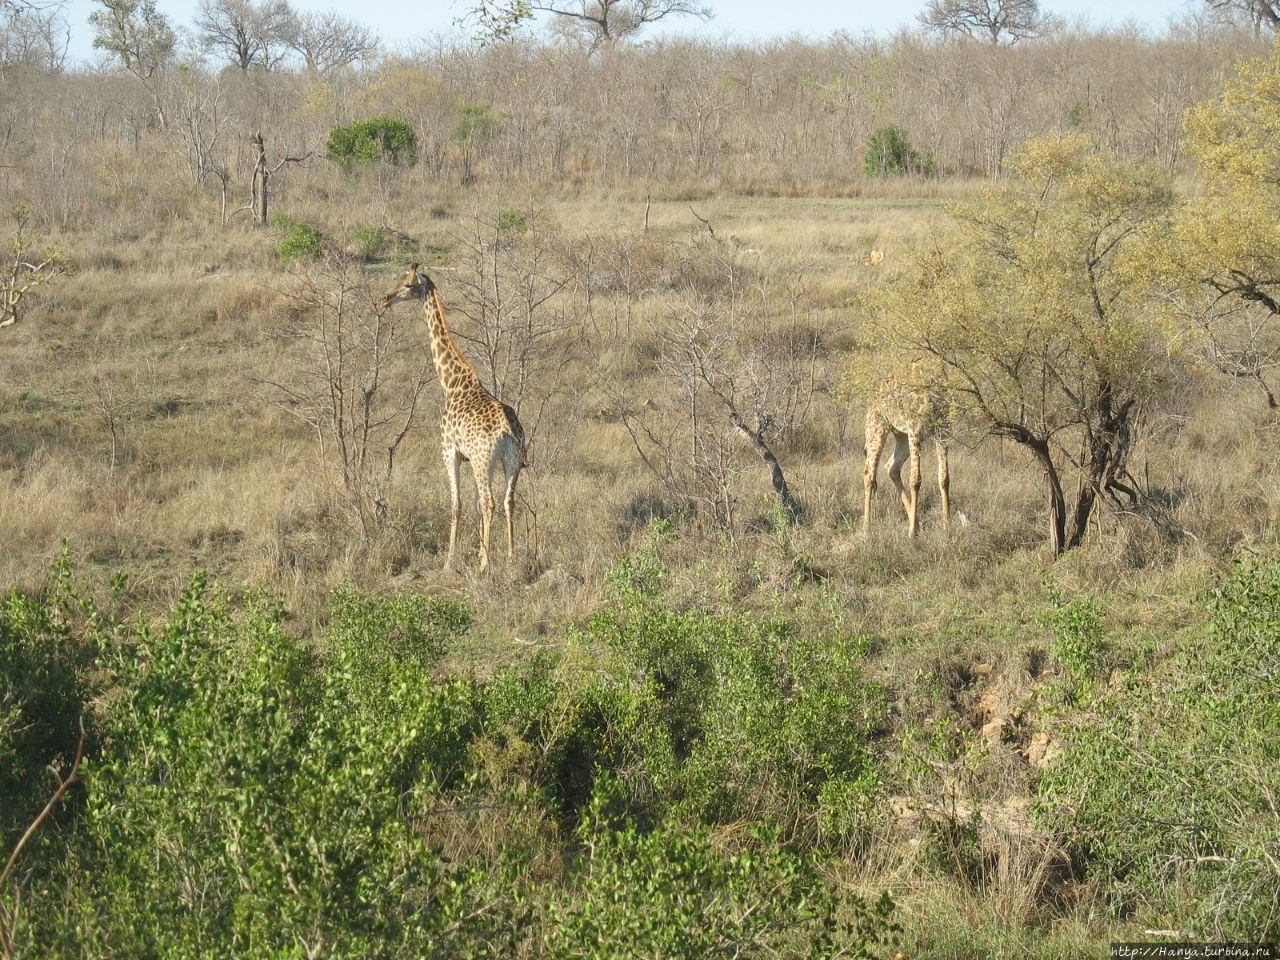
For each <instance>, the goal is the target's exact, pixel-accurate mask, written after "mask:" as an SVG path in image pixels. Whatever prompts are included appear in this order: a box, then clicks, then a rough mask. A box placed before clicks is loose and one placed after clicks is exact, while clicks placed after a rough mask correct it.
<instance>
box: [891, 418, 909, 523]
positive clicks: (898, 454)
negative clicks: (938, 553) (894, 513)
mask: <svg viewBox="0 0 1280 960" xmlns="http://www.w3.org/2000/svg"><path fill="white" fill-rule="evenodd" d="M910 456H911V445H910V443H909V442H908V440H907V435H906V434H905V433H899V432H898V431H897V430H895V431H893V455H892V457H891V458H890V460H889V479H890V480H892V481H893V486H894V488H895V489H896V490H897V491H898V499H899V500H900V501H902V512H903V513H904V514H906V517H907V523H908V525H909V524H910V523H911V496H910V494H909V493H908V491H907V485H906V484H905V483H903V482H902V466H903V464H905V463H906V462H907V460H908V459H910Z"/></svg>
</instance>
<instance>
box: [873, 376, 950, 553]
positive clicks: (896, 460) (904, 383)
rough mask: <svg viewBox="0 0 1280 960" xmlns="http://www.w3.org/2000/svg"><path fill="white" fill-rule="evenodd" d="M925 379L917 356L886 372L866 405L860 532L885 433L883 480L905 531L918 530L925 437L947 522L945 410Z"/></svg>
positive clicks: (948, 523)
mask: <svg viewBox="0 0 1280 960" xmlns="http://www.w3.org/2000/svg"><path fill="white" fill-rule="evenodd" d="M929 380H930V378H929V377H928V371H927V370H926V369H925V368H924V364H923V363H922V362H921V361H915V362H913V363H912V364H911V366H910V367H908V368H907V369H906V370H905V371H903V372H901V373H898V374H893V375H890V376H889V377H886V378H885V380H884V381H883V383H882V384H881V386H880V389H879V390H878V391H877V393H876V395H875V397H874V398H873V399H872V401H871V403H870V404H868V406H867V430H866V447H865V448H864V449H865V452H866V465H865V466H864V468H863V472H862V486H863V511H862V532H863V534H864V535H866V534H869V533H870V531H871V499H872V497H873V496H874V494H875V492H876V473H877V472H878V471H879V469H880V452H881V450H882V449H883V447H884V442H885V440H886V439H887V438H888V436H889V434H893V440H894V446H893V459H892V461H891V462H890V463H889V479H891V480H892V481H893V485H894V486H895V487H897V488H898V496H899V497H901V498H902V508H903V509H904V510H905V511H906V513H907V534H908V536H911V537H914V536H915V535H916V532H917V531H918V529H919V506H920V448H921V446H922V444H923V442H924V438H925V437H926V436H931V437H932V439H933V442H934V444H935V445H936V446H937V448H938V489H939V490H940V491H941V492H942V524H943V526H944V527H948V526H950V523H951V474H950V472H949V468H948V463H947V443H946V440H945V439H944V437H943V429H944V427H945V425H946V419H947V410H946V406H945V403H944V401H943V400H942V398H941V397H940V396H939V395H938V394H937V393H936V392H935V391H933V390H931V389H930V388H929V387H928V386H926V385H925V384H927V383H928V382H929ZM908 459H909V460H910V461H911V473H910V476H909V477H908V483H909V486H904V485H903V483H902V465H903V463H905V462H906V461H907V460H908Z"/></svg>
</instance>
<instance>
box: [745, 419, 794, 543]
mask: <svg viewBox="0 0 1280 960" xmlns="http://www.w3.org/2000/svg"><path fill="white" fill-rule="evenodd" d="M732 419H733V425H734V426H735V427H736V428H737V429H738V432H739V433H740V434H742V436H744V437H745V438H746V439H747V441H748V442H750V444H751V445H752V446H753V447H755V449H756V453H758V454H760V459H761V460H763V461H764V462H765V464H766V465H767V466H768V467H769V479H770V480H771V482H772V483H773V489H774V490H775V491H777V494H778V499H779V500H780V501H782V508H783V509H784V510H786V511H787V517H788V519H789V520H790V521H791V522H792V523H795V522H796V521H797V520H799V519H800V513H801V509H800V504H799V503H798V502H797V501H796V499H795V497H793V496H792V495H791V488H790V487H789V486H788V485H787V478H786V476H784V475H783V473H782V464H781V463H779V462H778V458H777V456H775V455H774V452H773V451H772V450H771V449H770V448H769V445H768V444H767V443H765V442H764V437H762V436H760V434H759V433H758V432H754V431H752V430H748V429H747V426H746V424H744V423H743V422H742V420H741V419H740V418H739V417H738V416H736V415H735V416H733V418H732Z"/></svg>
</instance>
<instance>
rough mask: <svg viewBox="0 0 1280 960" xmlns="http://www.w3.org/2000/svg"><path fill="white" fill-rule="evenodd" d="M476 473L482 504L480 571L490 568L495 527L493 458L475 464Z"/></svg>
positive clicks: (477, 494)
mask: <svg viewBox="0 0 1280 960" xmlns="http://www.w3.org/2000/svg"><path fill="white" fill-rule="evenodd" d="M474 469H475V475H476V499H477V501H478V503H479V506H480V572H481V573H483V572H484V571H485V570H487V569H489V532H490V531H491V530H492V529H493V507H494V504H493V489H492V487H491V486H490V484H491V481H492V479H493V477H492V474H493V460H492V459H490V460H489V461H488V462H487V463H485V464H484V465H483V466H482V465H481V464H480V463H479V461H477V462H476V463H475V464H474Z"/></svg>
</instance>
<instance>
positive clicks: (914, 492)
mask: <svg viewBox="0 0 1280 960" xmlns="http://www.w3.org/2000/svg"><path fill="white" fill-rule="evenodd" d="M907 446H908V448H909V449H910V451H911V453H910V456H911V478H910V479H911V498H910V505H909V506H908V508H907V530H908V533H907V535H908V536H911V537H914V536H915V535H916V532H917V531H918V530H919V529H920V434H918V433H909V434H907Z"/></svg>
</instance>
